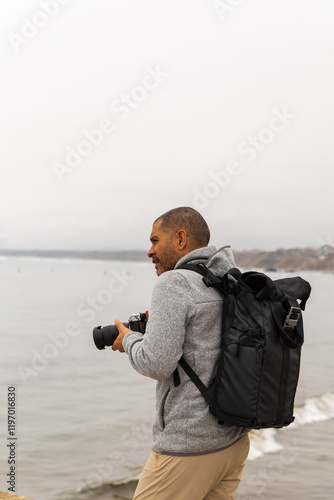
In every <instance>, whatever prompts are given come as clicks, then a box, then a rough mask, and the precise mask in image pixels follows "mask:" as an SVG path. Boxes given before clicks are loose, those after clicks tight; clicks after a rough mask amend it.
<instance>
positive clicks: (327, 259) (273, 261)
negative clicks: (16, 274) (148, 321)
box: [0, 245, 334, 272]
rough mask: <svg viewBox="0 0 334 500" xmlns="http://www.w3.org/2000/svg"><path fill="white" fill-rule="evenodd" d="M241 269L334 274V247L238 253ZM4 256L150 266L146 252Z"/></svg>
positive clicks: (45, 252)
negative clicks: (128, 262) (126, 262)
mask: <svg viewBox="0 0 334 500" xmlns="http://www.w3.org/2000/svg"><path fill="white" fill-rule="evenodd" d="M233 254H234V257H235V262H236V264H237V266H238V267H242V268H247V269H252V268H261V269H265V270H266V271H276V270H281V269H284V270H285V271H290V270H291V271H295V270H313V271H326V272H334V247H332V246H330V245H323V246H322V247H319V248H290V249H284V248H279V249H277V250H274V251H266V250H257V249H254V250H235V249H233ZM0 256H7V257H40V258H58V259H94V260H127V261H141V262H148V258H147V255H146V251H145V250H104V251H98V250H96V251H95V250H94V251H93V250H92V251H90V250H82V251H81V250H4V249H1V250H0Z"/></svg>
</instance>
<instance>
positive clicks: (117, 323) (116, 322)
mask: <svg viewBox="0 0 334 500" xmlns="http://www.w3.org/2000/svg"><path fill="white" fill-rule="evenodd" d="M114 322H115V325H116V328H117V330H118V331H119V333H121V331H122V328H125V326H124V325H123V323H122V321H121V320H120V319H115V321H114Z"/></svg>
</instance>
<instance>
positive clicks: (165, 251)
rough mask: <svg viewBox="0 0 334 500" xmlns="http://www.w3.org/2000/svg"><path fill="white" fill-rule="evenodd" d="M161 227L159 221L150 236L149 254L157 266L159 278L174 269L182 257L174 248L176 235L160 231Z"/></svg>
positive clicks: (154, 225)
mask: <svg viewBox="0 0 334 500" xmlns="http://www.w3.org/2000/svg"><path fill="white" fill-rule="evenodd" d="M160 225H161V221H159V220H158V221H157V222H156V223H155V224H153V228H152V233H151V236H150V240H151V243H152V246H151V248H150V249H149V251H148V252H147V255H148V257H149V258H150V259H152V262H153V264H155V269H156V272H157V275H158V276H160V274H162V273H164V272H166V271H171V270H172V269H174V267H175V264H176V263H177V261H178V260H179V259H180V257H181V256H180V255H179V253H178V252H177V250H176V248H175V246H174V244H175V242H174V238H173V236H175V235H173V234H168V233H164V232H163V231H161V230H160Z"/></svg>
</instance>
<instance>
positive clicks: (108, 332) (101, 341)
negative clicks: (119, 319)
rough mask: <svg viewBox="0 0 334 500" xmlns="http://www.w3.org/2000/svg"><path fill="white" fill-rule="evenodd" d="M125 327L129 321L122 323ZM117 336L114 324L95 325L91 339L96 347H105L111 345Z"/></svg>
mask: <svg viewBox="0 0 334 500" xmlns="http://www.w3.org/2000/svg"><path fill="white" fill-rule="evenodd" d="M123 325H124V326H126V327H127V328H128V327H129V323H123ZM117 337H118V330H117V327H116V325H108V326H103V327H102V326H96V327H95V328H94V330H93V339H94V342H95V345H96V347H97V348H98V349H100V350H101V349H105V347H106V346H111V345H113V343H114V342H115V340H116V338H117Z"/></svg>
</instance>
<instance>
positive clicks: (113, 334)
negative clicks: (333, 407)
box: [93, 313, 147, 350]
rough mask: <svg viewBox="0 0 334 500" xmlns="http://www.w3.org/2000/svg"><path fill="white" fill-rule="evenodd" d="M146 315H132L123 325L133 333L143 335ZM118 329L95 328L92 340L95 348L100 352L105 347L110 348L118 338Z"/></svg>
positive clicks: (114, 327)
mask: <svg viewBox="0 0 334 500" xmlns="http://www.w3.org/2000/svg"><path fill="white" fill-rule="evenodd" d="M146 321H147V318H146V314H145V313H136V314H132V316H130V318H129V322H128V323H123V325H124V326H125V327H126V328H129V329H130V330H132V331H133V332H140V333H145V327H146ZM118 333H119V332H118V329H117V326H116V325H108V326H96V327H95V328H94V330H93V339H94V343H95V345H96V347H97V348H98V349H100V350H102V349H105V348H106V346H112V345H113V343H114V342H115V340H116V338H117V337H118Z"/></svg>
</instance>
